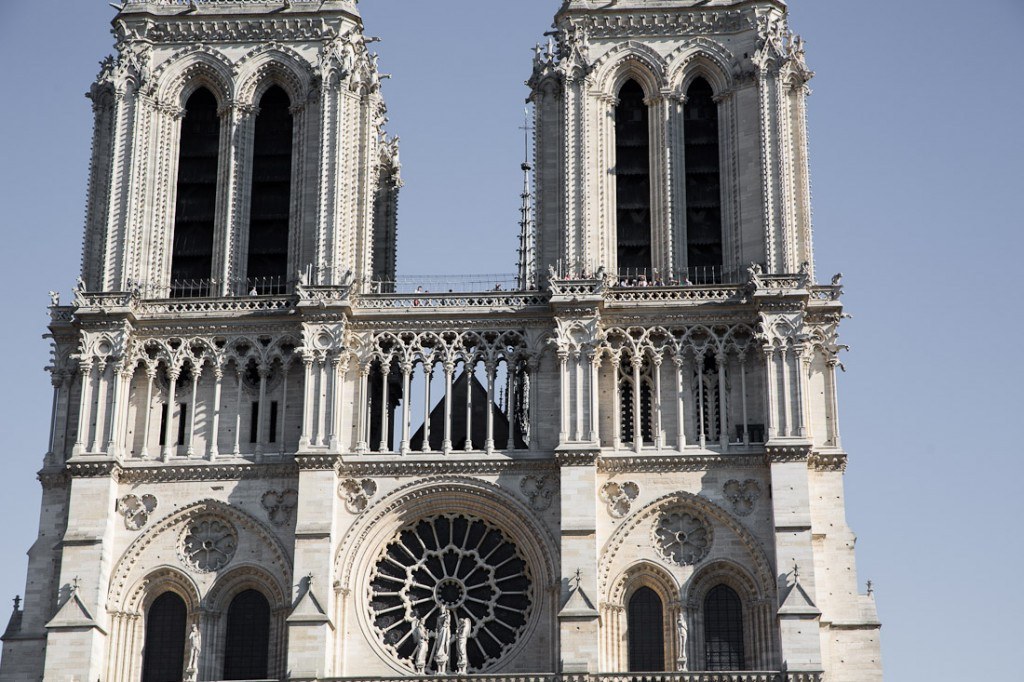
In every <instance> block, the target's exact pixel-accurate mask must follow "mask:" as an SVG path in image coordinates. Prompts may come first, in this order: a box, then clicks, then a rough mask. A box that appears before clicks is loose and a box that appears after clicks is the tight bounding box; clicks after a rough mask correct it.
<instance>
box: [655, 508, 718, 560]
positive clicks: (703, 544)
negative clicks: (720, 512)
mask: <svg viewBox="0 0 1024 682" xmlns="http://www.w3.org/2000/svg"><path fill="white" fill-rule="evenodd" d="M651 539H652V542H653V543H654V548H655V549H657V550H658V552H659V553H660V554H661V556H663V557H664V558H665V559H666V560H667V561H669V562H671V563H673V564H677V565H679V566H693V565H695V564H698V563H700V561H701V560H703V559H704V557H706V556H707V555H708V553H709V552H710V551H711V543H712V541H713V540H714V533H713V531H712V527H711V524H710V523H708V522H707V520H706V519H704V518H703V517H701V516H700V515H699V514H697V513H696V512H694V511H692V510H689V509H685V508H682V507H677V508H672V509H666V510H665V511H663V512H662V513H661V514H659V515H658V520H657V521H655V523H654V527H653V529H652V532H651Z"/></svg>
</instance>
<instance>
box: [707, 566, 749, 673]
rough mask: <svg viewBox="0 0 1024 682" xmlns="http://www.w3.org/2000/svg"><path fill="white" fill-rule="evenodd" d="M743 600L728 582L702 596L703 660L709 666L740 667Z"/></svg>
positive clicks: (726, 668) (721, 667)
mask: <svg viewBox="0 0 1024 682" xmlns="http://www.w3.org/2000/svg"><path fill="white" fill-rule="evenodd" d="M743 653H744V652H743V604H742V603H741V602H740V598H739V595H737V594H736V592H735V590H733V589H732V588H731V587H729V586H728V585H716V586H715V587H713V588H712V589H711V591H710V592H708V596H707V597H705V598H704V660H705V662H706V664H707V669H708V670H743V668H744V655H743Z"/></svg>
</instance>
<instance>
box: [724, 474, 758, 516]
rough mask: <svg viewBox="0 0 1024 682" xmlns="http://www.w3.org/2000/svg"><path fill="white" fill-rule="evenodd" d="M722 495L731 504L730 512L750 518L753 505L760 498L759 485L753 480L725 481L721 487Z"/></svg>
mask: <svg viewBox="0 0 1024 682" xmlns="http://www.w3.org/2000/svg"><path fill="white" fill-rule="evenodd" d="M722 494H723V495H724V496H725V499H727V500H729V502H730V503H731V504H732V510H733V512H734V513H735V514H736V515H737V516H750V514H752V513H753V511H754V505H755V504H756V503H757V501H758V499H760V497H761V484H759V483H758V482H757V481H755V480H753V479H747V480H746V481H743V482H742V483H740V482H739V481H736V480H732V481H727V482H726V484H725V485H724V486H723V487H722Z"/></svg>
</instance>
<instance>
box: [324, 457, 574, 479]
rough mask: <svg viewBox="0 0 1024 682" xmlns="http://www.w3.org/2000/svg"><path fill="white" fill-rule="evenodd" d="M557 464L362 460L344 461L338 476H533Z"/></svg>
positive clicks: (549, 461) (488, 460) (497, 459)
mask: <svg viewBox="0 0 1024 682" xmlns="http://www.w3.org/2000/svg"><path fill="white" fill-rule="evenodd" d="M555 467H556V462H555V460H552V459H536V458H508V457H501V456H492V457H490V458H487V457H482V458H475V459H453V458H442V457H438V458H435V459H429V460H426V459H421V460H414V459H398V458H395V459H388V460H380V459H377V460H369V461H367V460H363V459H361V458H360V457H359V456H354V457H352V458H351V459H347V460H346V459H344V458H343V460H342V461H341V462H340V463H339V464H338V469H337V470H338V476H339V477H341V476H361V477H374V476H377V477H381V476H386V477H389V476H396V477H408V476H438V475H453V474H461V475H493V474H500V473H505V472H531V471H544V470H552V469H554V468H555Z"/></svg>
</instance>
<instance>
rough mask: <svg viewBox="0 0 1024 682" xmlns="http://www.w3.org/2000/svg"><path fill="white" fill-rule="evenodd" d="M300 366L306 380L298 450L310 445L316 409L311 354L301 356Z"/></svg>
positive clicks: (303, 390)
mask: <svg viewBox="0 0 1024 682" xmlns="http://www.w3.org/2000/svg"><path fill="white" fill-rule="evenodd" d="M302 368H303V372H304V375H305V378H306V380H305V382H304V383H303V386H302V394H303V400H302V431H301V432H300V433H299V451H300V452H302V451H303V450H306V449H307V448H308V447H309V445H310V438H311V434H312V431H313V410H314V409H316V400H315V396H314V392H313V391H314V389H313V356H312V355H303V356H302ZM364 376H365V375H364ZM364 383H365V382H364Z"/></svg>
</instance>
